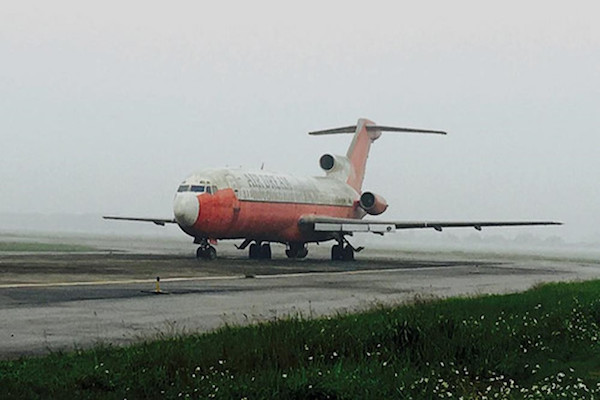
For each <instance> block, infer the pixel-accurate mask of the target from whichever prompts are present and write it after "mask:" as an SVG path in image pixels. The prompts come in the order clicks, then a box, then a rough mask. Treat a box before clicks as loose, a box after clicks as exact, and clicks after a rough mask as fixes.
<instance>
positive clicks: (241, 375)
mask: <svg viewBox="0 0 600 400" xmlns="http://www.w3.org/2000/svg"><path fill="white" fill-rule="evenodd" d="M599 325H600V281H591V282H584V283H569V284H565V283H560V284H548V285H544V286H540V287H537V288H535V289H532V290H530V291H527V292H525V293H521V294H511V295H503V296H499V295H496V296H483V297H477V298H455V299H449V300H432V301H419V300H417V301H415V302H414V303H413V304H409V305H404V306H399V307H392V308H388V307H383V306H382V307H377V308H376V309H373V310H370V311H367V312H363V313H360V314H348V315H338V316H336V317H330V318H321V319H314V320H307V319H305V318H303V317H302V316H293V317H289V318H287V319H285V320H276V321H271V322H268V323H262V324H258V325H255V326H249V327H234V326H225V327H223V328H221V329H219V330H218V331H216V332H213V333H208V334H202V335H194V336H177V337H165V338H162V339H161V340H155V341H152V342H145V343H141V344H137V345H133V346H129V347H125V348H113V347H110V346H108V347H106V346H105V347H98V348H95V349H92V350H87V351H76V352H70V353H64V354H60V353H55V354H51V355H49V356H46V357H41V358H28V359H21V360H15V361H2V362H0V395H1V396H0V397H2V398H7V399H11V398H77V399H96V398H102V399H123V398H129V399H137V398H144V399H146V398H148V399H154V398H220V399H244V398H247V399H271V398H286V399H287V398H289V399H380V398H399V399H448V398H461V397H462V398H465V399H492V398H501V399H513V398H514V399H555V398H556V399H558V398H568V399H592V398H598V397H600V384H599V383H598V382H599V381H600V343H599V335H600V328H599Z"/></svg>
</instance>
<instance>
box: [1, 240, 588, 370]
mask: <svg viewBox="0 0 600 400" xmlns="http://www.w3.org/2000/svg"><path fill="white" fill-rule="evenodd" d="M117 243H120V242H119V241H118V240H115V241H114V243H113V244H114V246H113V247H115V248H118V249H117V250H114V249H111V250H102V251H98V252H91V253H35V252H31V253H11V252H0V320H1V321H2V324H1V325H0V358H5V359H6V358H17V357H20V356H25V355H38V354H46V353H49V352H57V351H66V350H72V349H84V348H89V347H91V346H94V345H97V344H111V345H124V344H127V343H132V342H139V341H143V340H151V339H153V338H161V337H165V336H170V335H178V334H187V333H196V332H206V331H211V330H214V329H217V328H219V327H221V326H223V325H224V324H249V323H256V322H259V321H266V320H272V319H277V318H283V317H286V316H290V315H299V314H300V315H303V316H305V317H317V316H323V315H332V314H337V313H346V312H353V311H357V310H363V309H367V308H369V307H373V306H374V305H379V304H399V303H403V302H407V301H413V300H414V299H415V298H429V297H448V296H457V295H463V296H470V295H477V294H491V293H508V292H516V291H522V290H526V289H528V288H530V287H532V286H534V285H536V284H539V283H542V282H551V281H573V280H587V279H598V278H600V261H598V260H594V259H591V258H578V257H573V256H568V257H567V256H565V257H560V256H556V255H552V256H544V255H539V254H538V255H523V254H509V253H488V254H486V253H479V254H478V253H464V252H447V251H446V252H433V251H427V252H425V251H406V250H403V251H400V250H381V249H380V250H376V249H367V250H365V251H364V252H362V253H360V254H359V255H357V261H355V262H332V261H330V260H329V259H328V252H329V246H320V247H317V246H312V247H311V253H310V254H309V257H308V258H306V259H303V260H288V259H286V258H285V256H284V255H283V248H281V249H280V248H275V247H274V251H273V253H274V257H275V258H274V259H273V260H248V259H246V254H245V252H244V253H241V252H238V251H237V250H235V249H234V248H233V246H232V245H225V246H223V245H220V246H219V250H220V253H221V254H220V256H221V257H220V258H219V259H218V260H215V261H212V262H210V261H198V260H196V259H195V258H194V257H193V249H190V250H189V251H188V250H183V248H178V247H175V248H166V249H165V251H164V252H163V253H161V251H160V250H161V249H160V246H159V245H157V244H156V243H154V242H153V241H151V240H148V241H147V242H144V240H140V241H138V242H136V246H130V247H131V248H132V249H133V250H131V249H130V250H127V246H126V245H124V244H123V243H120V244H117ZM187 247H189V246H187ZM157 277H160V282H159V285H160V291H161V292H162V294H156V288H157V286H156V278H157Z"/></svg>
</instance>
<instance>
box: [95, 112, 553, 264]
mask: <svg viewBox="0 0 600 400" xmlns="http://www.w3.org/2000/svg"><path fill="white" fill-rule="evenodd" d="M382 132H408V133H419V134H439V135H445V134H446V132H442V131H435V130H423V129H411V128H396V127H390V126H380V125H376V124H375V123H374V122H372V121H369V120H368V119H359V120H358V122H357V124H356V125H352V126H346V127H342V128H335V129H328V130H322V131H316V132H310V133H309V134H310V135H332V134H354V137H353V139H352V143H351V144H350V147H349V148H348V152H347V153H346V156H339V155H332V154H325V155H323V156H322V157H321V159H320V161H319V163H320V166H321V168H322V169H323V171H324V172H325V176H322V177H295V176H292V175H286V174H279V173H272V172H266V171H262V170H260V171H249V170H243V169H230V168H220V169H206V170H202V171H200V172H198V173H195V174H193V175H191V176H189V177H187V178H186V179H185V180H184V181H183V182H182V183H181V185H180V186H179V188H178V189H177V193H176V194H175V199H174V202H173V212H174V218H166V219H161V218H158V219H156V218H135V217H117V216H105V217H104V218H105V219H114V220H128V221H146V222H154V223H155V224H158V225H165V224H177V225H179V227H180V228H181V229H182V230H183V231H184V232H185V233H187V234H188V235H190V236H191V237H193V238H194V243H195V244H198V245H199V247H198V249H197V251H196V256H197V257H198V258H201V259H210V260H212V259H215V258H216V257H217V251H216V249H215V247H214V246H213V245H214V244H216V243H217V240H222V239H241V240H243V242H242V243H241V245H240V246H237V248H238V249H241V250H243V249H246V248H247V247H249V257H250V258H252V259H270V258H271V246H270V243H283V244H285V245H286V251H285V254H286V255H287V257H289V258H304V257H306V255H307V254H308V247H307V245H308V243H317V242H325V241H332V240H333V241H335V244H334V245H333V246H332V248H331V259H332V260H344V261H348V260H353V259H354V254H355V252H358V251H360V250H362V248H358V249H356V248H354V247H353V246H352V245H351V244H350V243H349V242H348V240H347V236H351V235H353V234H354V233H355V232H372V233H375V234H379V235H383V234H385V233H391V232H394V231H396V230H400V229H425V228H431V229H435V230H437V231H441V230H442V229H443V228H456V227H472V228H475V229H477V230H481V229H482V228H483V227H491V226H520V225H560V223H559V222H546V221H513V222H492V221H474V222H442V221H380V220H378V219H363V218H364V217H365V216H366V215H380V214H382V213H383V212H384V211H385V210H386V209H387V208H388V204H387V202H386V201H385V199H384V198H383V197H382V196H380V195H378V194H375V193H373V192H369V191H363V190H362V184H363V180H364V177H365V170H366V165H367V158H368V155H369V150H370V148H371V144H372V143H373V142H374V141H375V140H377V139H379V138H380V136H381V134H382Z"/></svg>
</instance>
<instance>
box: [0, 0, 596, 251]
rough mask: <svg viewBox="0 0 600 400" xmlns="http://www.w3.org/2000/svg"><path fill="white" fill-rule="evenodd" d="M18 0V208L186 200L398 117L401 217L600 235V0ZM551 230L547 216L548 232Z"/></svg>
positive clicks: (6, 115) (299, 161)
mask: <svg viewBox="0 0 600 400" xmlns="http://www.w3.org/2000/svg"><path fill="white" fill-rule="evenodd" d="M283 3H285V2H265V1H253V2H228V1H224V2H196V1H194V2H193V1H179V2H169V3H167V2H148V1H143V2H142V1H140V2H120V1H119V2H117V1H104V2H95V3H94V4H88V2H85V3H84V2H80V1H54V2H42V1H39V2H6V3H5V4H3V6H2V12H1V13H0V54H1V55H2V60H1V62H0V143H1V144H0V146H1V152H0V182H2V184H1V185H0V212H2V213H13V212H23V213H30V212H33V213H97V214H119V215H127V216H149V217H171V216H172V208H171V206H172V204H171V203H172V199H173V195H174V192H175V190H176V188H177V186H178V184H179V182H180V181H181V180H183V179H184V178H185V177H186V175H188V174H189V173H191V172H193V171H195V170H198V169H202V168H205V167H216V166H236V167H237V166H244V167H248V168H260V166H261V164H262V163H263V162H264V163H265V168H266V169H269V170H275V171H281V172H288V173H293V174H298V175H320V174H321V171H320V170H319V168H318V159H319V156H320V155H321V154H323V153H325V152H332V153H337V154H344V153H345V152H346V149H347V146H348V145H349V142H350V138H351V137H350V136H343V135H339V136H332V137H309V136H308V135H307V134H306V133H307V132H308V131H310V130H317V129H325V128H331V127H337V126H345V125H351V124H354V123H355V122H356V120H357V119H358V118H359V117H367V118H370V119H372V120H374V121H376V122H377V123H380V124H384V125H393V126H407V127H418V128H426V129H442V130H446V131H448V132H449V135H448V136H446V137H437V136H419V135H401V134H392V133H390V134H387V133H385V134H384V135H383V137H382V138H381V139H380V140H378V141H377V142H376V143H375V145H374V147H373V148H372V152H371V157H370V158H369V165H368V170H367V176H366V180H365V184H364V189H366V190H372V191H374V192H376V193H379V194H381V195H383V196H384V197H385V198H386V199H387V200H388V202H389V203H390V205H391V206H390V208H389V210H388V211H387V212H386V215H385V216H386V219H401V220H419V219H438V220H439V219H443V220H477V219H479V220H481V219H486V220H514V219H551V220H559V221H563V222H565V223H566V224H567V225H565V226H564V227H561V228H547V229H548V230H547V231H544V232H547V233H545V234H547V235H559V236H562V237H564V238H566V239H568V240H580V239H585V238H588V237H596V238H598V237H600V228H598V220H599V215H600V184H599V183H598V175H599V172H600V158H599V157H598V154H599V153H600V135H599V132H598V126H599V122H600V113H599V110H600V68H599V66H600V26H599V24H598V23H597V21H596V20H597V15H598V9H597V8H598V6H595V5H594V4H595V3H594V2H591V1H590V2H583V1H581V2H570V3H569V4H567V3H566V2H556V3H555V2H548V1H529V2H522V1H503V2H497V3H496V4H490V3H489V2H477V1H454V2H427V1H424V2H418V4H416V2H409V1H406V2H405V1H395V2H391V1H390V2H368V3H367V2H350V1H328V2H311V1H303V2H298V3H297V4H296V5H293V6H290V5H288V4H283ZM536 232H539V231H536Z"/></svg>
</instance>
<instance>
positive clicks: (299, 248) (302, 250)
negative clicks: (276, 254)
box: [285, 242, 308, 258]
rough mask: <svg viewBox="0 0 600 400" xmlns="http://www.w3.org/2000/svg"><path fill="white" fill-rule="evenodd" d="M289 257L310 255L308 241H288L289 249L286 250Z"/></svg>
mask: <svg viewBox="0 0 600 400" xmlns="http://www.w3.org/2000/svg"><path fill="white" fill-rule="evenodd" d="M285 255H286V256H287V258H304V257H306V256H307V255H308V248H307V247H306V243H295V242H292V243H288V245H287V249H286V250H285Z"/></svg>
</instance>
